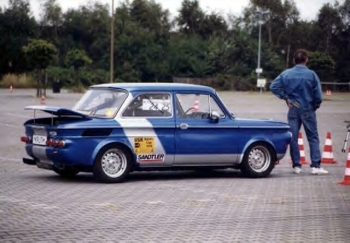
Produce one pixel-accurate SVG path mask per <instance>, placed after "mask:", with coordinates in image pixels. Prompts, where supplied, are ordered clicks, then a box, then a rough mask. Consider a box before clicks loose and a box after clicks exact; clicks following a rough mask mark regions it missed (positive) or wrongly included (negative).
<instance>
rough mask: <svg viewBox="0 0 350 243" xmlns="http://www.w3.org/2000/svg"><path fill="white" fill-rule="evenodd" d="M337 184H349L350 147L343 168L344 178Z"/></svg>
mask: <svg viewBox="0 0 350 243" xmlns="http://www.w3.org/2000/svg"><path fill="white" fill-rule="evenodd" d="M338 184H339V185H348V186H349V185H350V147H349V152H348V158H347V160H346V168H345V175H344V180H343V181H342V182H339V183H338Z"/></svg>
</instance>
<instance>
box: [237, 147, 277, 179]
mask: <svg viewBox="0 0 350 243" xmlns="http://www.w3.org/2000/svg"><path fill="white" fill-rule="evenodd" d="M273 158H274V155H273V153H272V149H271V148H270V147H269V146H268V145H267V144H265V143H258V144H253V145H251V146H250V147H249V148H248V149H247V151H246V152H245V154H244V158H243V161H242V164H241V171H242V173H243V174H244V175H246V176H248V177H252V178H261V177H266V176H268V175H269V174H270V173H271V171H272V170H273V168H274V167H275V161H274V159H273Z"/></svg>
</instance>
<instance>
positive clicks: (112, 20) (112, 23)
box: [110, 0, 114, 83]
mask: <svg viewBox="0 0 350 243" xmlns="http://www.w3.org/2000/svg"><path fill="white" fill-rule="evenodd" d="M110 58H111V60H110V62H111V63H110V66H111V67H110V68H111V69H110V82H111V83H113V82H114V0H112V14H111V57H110Z"/></svg>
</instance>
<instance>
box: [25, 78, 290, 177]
mask: <svg viewBox="0 0 350 243" xmlns="http://www.w3.org/2000/svg"><path fill="white" fill-rule="evenodd" d="M25 109H27V110H34V119H31V120H28V121H26V122H25V123H24V127H25V136H23V137H21V141H22V142H24V143H25V149H26V153H27V154H28V156H29V157H30V158H23V162H24V163H25V164H29V165H36V166H37V167H39V168H43V169H49V170H53V171H55V172H56V173H58V174H59V175H61V176H63V177H73V176H75V175H76V174H77V173H79V172H92V173H93V175H94V177H95V178H96V179H98V180H99V181H103V182H122V181H123V180H124V179H125V178H126V176H127V175H128V174H129V173H130V172H133V171H142V170H164V169H166V170H175V169H186V170H187V169H203V168H205V169H221V168H234V169H240V170H241V171H242V173H243V174H244V175H246V176H247V177H255V178H257V177H266V176H268V175H269V174H270V173H271V171H272V170H273V168H274V167H275V165H276V164H277V163H278V161H279V160H281V159H282V158H283V157H284V156H285V154H286V151H287V147H288V145H289V143H290V140H291V133H290V132H289V126H288V124H286V123H284V122H280V121H273V120H258V119H241V118H236V117H234V115H233V114H232V113H230V112H229V110H228V109H227V108H226V107H225V105H224V104H223V102H222V101H221V99H220V98H219V96H218V94H217V93H216V91H215V90H214V89H213V88H210V87H207V86H200V85H191V84H176V83H117V84H100V85H94V86H91V87H90V88H89V90H88V91H87V92H86V93H85V94H84V95H83V96H82V97H81V99H80V100H79V101H78V102H77V104H76V105H75V106H74V107H73V109H66V108H61V107H51V106H28V107H26V108H25ZM37 110H40V111H44V112H47V113H50V114H51V116H48V117H41V118H38V117H36V115H35V111H37Z"/></svg>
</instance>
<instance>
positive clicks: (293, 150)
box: [288, 107, 321, 168]
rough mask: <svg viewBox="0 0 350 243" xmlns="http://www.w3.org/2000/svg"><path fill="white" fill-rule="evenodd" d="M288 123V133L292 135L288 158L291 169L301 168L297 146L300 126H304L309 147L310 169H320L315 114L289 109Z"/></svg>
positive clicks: (294, 108)
mask: <svg viewBox="0 0 350 243" xmlns="http://www.w3.org/2000/svg"><path fill="white" fill-rule="evenodd" d="M288 123H289V125H290V131H291V133H292V135H293V137H292V141H291V143H290V156H291V157H292V161H293V168H294V167H301V164H300V150H299V146H298V135H299V131H300V128H301V125H303V126H304V130H305V133H306V137H307V140H308V142H309V146H310V157H311V165H310V167H316V168H320V166H321V152H320V141H319V137H318V131H317V120H316V112H315V111H313V110H302V109H300V108H296V107H292V108H289V111H288Z"/></svg>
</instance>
